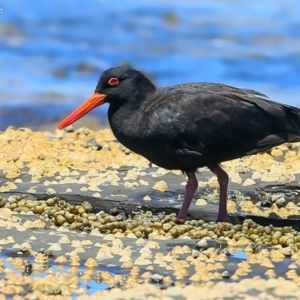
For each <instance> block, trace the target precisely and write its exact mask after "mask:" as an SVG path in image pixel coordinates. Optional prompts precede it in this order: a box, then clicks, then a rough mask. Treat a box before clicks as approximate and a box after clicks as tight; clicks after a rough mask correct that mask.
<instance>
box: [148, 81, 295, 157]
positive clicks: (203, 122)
mask: <svg viewBox="0 0 300 300" xmlns="http://www.w3.org/2000/svg"><path fill="white" fill-rule="evenodd" d="M151 100H152V99H149V101H147V102H148V105H147V108H146V109H145V116H146V117H147V120H148V122H147V123H148V127H147V128H148V132H147V131H146V134H148V135H151V134H153V136H155V137H156V138H159V139H164V140H166V141H168V143H169V145H172V149H174V151H175V155H179V156H180V155H183V154H182V153H183V152H184V153H185V155H189V153H190V155H191V157H193V159H194V158H195V155H196V156H197V155H202V156H205V157H206V158H212V159H214V158H216V160H220V161H221V159H222V158H225V159H224V160H227V159H232V158H235V157H241V156H243V155H247V154H253V153H257V152H261V151H264V150H267V149H269V148H271V147H273V146H276V145H279V144H282V143H284V142H287V141H296V140H299V136H300V135H299V132H300V130H299V128H300V117H299V116H300V113H299V110H298V109H295V108H293V107H290V106H286V105H283V104H279V103H276V102H273V101H270V100H269V99H268V97H267V96H266V95H264V94H261V93H259V92H256V91H253V90H249V89H238V88H234V87H231V86H227V85H222V84H207V83H203V84H201V83H198V84H197V83H195V84H186V85H178V86H173V87H170V88H163V89H160V90H158V93H157V94H156V95H155V97H153V101H152V102H151ZM149 103H151V104H149Z"/></svg>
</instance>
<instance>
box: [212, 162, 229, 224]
mask: <svg viewBox="0 0 300 300" xmlns="http://www.w3.org/2000/svg"><path fill="white" fill-rule="evenodd" d="M210 170H211V171H212V172H213V173H215V174H216V175H217V177H218V182H219V186H220V200H219V213H218V218H217V222H229V218H228V214H227V188H228V181H229V177H228V174H227V173H226V172H225V171H224V170H223V169H222V168H221V167H220V166H215V167H213V168H210Z"/></svg>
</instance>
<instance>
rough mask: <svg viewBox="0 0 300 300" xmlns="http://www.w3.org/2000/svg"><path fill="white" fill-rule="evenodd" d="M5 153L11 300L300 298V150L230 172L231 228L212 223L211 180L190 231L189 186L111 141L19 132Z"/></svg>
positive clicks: (100, 135) (10, 133) (86, 133)
mask: <svg viewBox="0 0 300 300" xmlns="http://www.w3.org/2000/svg"><path fill="white" fill-rule="evenodd" d="M0 145H1V149H2V160H1V161H0V167H1V172H0V180H1V187H0V196H1V198H0V207H1V209H0V226H1V227H2V230H1V232H0V246H1V249H2V252H1V253H0V259H1V262H2V263H0V267H1V265H2V268H3V274H5V276H4V277H3V282H2V286H1V288H2V293H3V294H6V295H16V294H19V295H21V297H22V295H25V294H26V293H29V295H30V297H37V298H36V299H40V298H39V297H43V296H42V295H51V297H56V298H57V299H60V298H59V297H64V298H66V297H70V299H71V298H72V297H74V296H75V295H80V296H79V299H85V298H88V299H90V298H91V299H92V297H95V299H96V298H97V297H99V296H107V297H108V296H109V297H110V299H134V298H133V297H134V296H133V295H134V294H136V293H142V294H141V297H146V298H145V299H147V297H149V299H150V298H151V297H152V298H151V299H154V298H153V297H157V298H158V299H160V298H162V297H166V299H193V298H192V297H193V296H194V293H195V290H196V289H200V290H202V291H203V297H204V295H205V297H204V298H203V299H207V295H208V294H207V293H211V298H212V299H217V298H218V299H220V294H218V295H217V294H216V291H218V290H219V289H220V288H222V291H223V289H224V294H223V292H222V295H223V296H222V297H223V298H226V299H227V298H228V299H231V298H232V299H234V298H236V295H237V293H238V294H239V295H241V290H243V293H244V295H245V297H246V295H249V296H250V295H252V296H254V295H256V296H257V295H260V296H261V295H263V293H266V291H267V290H268V291H271V295H273V298H274V299H282V297H283V298H284V297H296V298H297V297H298V294H297V293H299V292H298V291H297V289H296V287H297V284H298V283H299V276H298V274H297V268H298V264H299V256H300V232H299V231H298V230H299V224H298V223H299V204H298V203H299V195H298V193H299V189H300V186H299V179H300V172H298V170H300V168H299V164H300V159H299V155H298V150H299V146H300V145H299V144H285V145H282V146H280V147H277V148H274V149H273V150H272V151H270V152H269V153H263V154H260V155H256V156H251V157H246V158H243V159H239V160H234V161H231V162H226V163H224V164H223V167H224V169H225V170H226V171H227V172H228V173H229V176H230V178H231V183H230V192H229V202H228V209H229V212H230V215H231V221H232V223H231V224H229V223H215V222H214V221H215V219H216V216H217V207H218V202H217V201H218V189H217V182H216V179H215V178H214V176H213V174H211V173H210V172H209V171H208V170H207V169H205V168H203V169H201V170H200V171H199V174H198V180H199V189H198V194H196V196H195V199H194V201H193V204H192V206H191V209H190V212H189V220H188V221H187V222H186V224H184V225H177V224H175V222H174V221H175V217H176V213H177V212H178V209H179V208H180V206H181V203H182V200H183V194H184V189H185V175H182V174H181V173H180V172H179V171H167V170H164V169H161V168H158V167H157V166H153V165H151V164H149V162H148V161H147V160H145V159H144V158H142V157H140V156H138V155H136V154H134V153H132V152H131V151H129V150H128V149H126V148H124V147H123V146H122V145H120V144H119V143H118V142H117V141H116V140H115V138H114V137H113V135H112V133H111V132H110V130H101V131H97V132H94V131H91V130H89V129H87V128H79V129H78V130H74V129H73V128H72V127H70V128H68V129H67V130H66V132H60V131H57V132H55V133H51V132H33V131H31V130H30V129H27V128H14V127H10V128H8V129H7V130H6V131H5V132H1V133H0ZM5 270H6V271H5ZM8 270H12V271H9V272H8ZM13 274H15V276H16V277H14V276H13ZM22 274H23V275H22ZM12 278H13V279H12ZM20 278H22V280H23V281H22V284H21V283H19V281H20ZM273 278H277V279H276V280H275V279H273ZM278 278H279V279H278ZM250 279H251V280H250ZM57 281H61V282H65V283H64V284H62V285H59V286H54V285H55V284H54V283H55V282H57ZM45 282H47V283H49V282H53V284H54V285H51V284H50V285H48V284H45ZM250 282H251V284H250ZM254 282H256V284H252V283H254ZM277 285H286V286H289V287H290V288H289V289H287V290H284V289H281V290H280V291H279V290H278V288H277ZM246 286H247V289H245V287H246ZM250 286H251V288H249V287H250ZM242 287H243V289H242ZM108 288H111V289H109V290H108ZM106 289H107V291H105V290H106ZM102 290H104V291H102ZM120 290H121V291H122V297H121V298H120V297H119V296H120ZM227 292H228V294H226V293H227ZM198 294H199V291H198V292H197V295H198ZM268 294H270V293H269V292H268ZM28 297H29V296H28ZM30 297H29V298H28V299H33V298H30ZM118 297H119V298H118ZM199 297H200V296H199ZM261 297H262V296H261ZM56 298H55V299H56ZM16 299H18V298H16ZM41 299H42V298H41ZM199 299H202V298H199Z"/></svg>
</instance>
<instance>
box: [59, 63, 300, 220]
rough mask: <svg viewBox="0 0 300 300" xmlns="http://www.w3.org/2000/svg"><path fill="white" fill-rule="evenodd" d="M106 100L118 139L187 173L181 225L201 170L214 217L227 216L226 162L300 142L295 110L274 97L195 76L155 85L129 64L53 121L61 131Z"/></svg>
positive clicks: (110, 73)
mask: <svg viewBox="0 0 300 300" xmlns="http://www.w3.org/2000/svg"><path fill="white" fill-rule="evenodd" d="M104 103H108V104H109V108H108V121H109V124H110V127H111V130H112V132H113V134H114V136H115V137H116V139H117V140H118V141H119V142H120V143H121V144H123V145H124V146H125V147H127V148H128V149H130V150H131V151H133V152H135V153H137V154H139V155H142V156H144V157H145V158H147V159H148V160H149V161H150V162H151V163H153V164H155V165H157V166H159V167H162V168H165V169H170V170H181V171H182V172H183V173H184V174H186V176H187V184H186V187H185V189H186V191H185V197H184V201H183V203H182V206H181V208H180V210H179V213H178V215H177V218H176V222H177V223H178V224H184V223H185V221H186V219H187V216H188V210H189V207H190V204H191V202H192V199H193V197H194V195H195V193H196V191H197V189H198V180H197V177H196V174H197V172H199V168H201V167H208V168H209V169H210V170H211V171H212V172H213V173H214V174H215V175H216V176H217V180H218V184H219V207H218V215H217V220H216V221H217V222H229V221H230V218H229V216H228V212H227V190H228V182H229V176H228V174H227V173H226V171H225V170H223V168H222V167H221V163H222V162H224V161H229V160H233V159H236V158H241V157H244V156H247V155H253V154H256V153H259V152H264V151H267V150H269V149H271V148H272V147H274V146H278V145H280V144H283V143H285V142H298V141H300V109H298V108H295V107H292V106H289V105H285V104H281V103H278V102H275V101H272V100H270V99H269V98H268V96H266V95H264V94H263V93H260V92H258V91H255V90H251V89H246V88H237V87H233V86H230V85H226V84H221V83H207V82H194V83H183V84H177V85H173V86H168V87H156V86H155V85H154V84H153V83H152V81H151V80H150V79H148V77H146V76H145V75H144V74H143V73H142V72H140V71H138V70H135V69H133V68H130V67H114V68H111V69H108V70H106V71H104V72H103V73H102V74H101V75H100V78H99V80H98V83H97V86H96V89H95V91H94V93H93V94H92V95H91V96H90V98H88V99H87V100H86V101H85V102H84V103H83V104H81V105H80V106H79V107H78V108H77V109H75V110H74V111H73V112H72V113H70V114H69V115H68V116H67V117H66V118H65V119H64V120H63V121H62V122H61V123H60V124H59V125H58V128H59V129H63V128H65V127H67V126H69V125H71V124H72V123H74V122H75V121H76V120H78V119H79V118H81V117H83V116H84V115H86V114H87V113H88V112H90V111H91V110H93V109H94V108H96V107H98V106H100V105H102V104H104Z"/></svg>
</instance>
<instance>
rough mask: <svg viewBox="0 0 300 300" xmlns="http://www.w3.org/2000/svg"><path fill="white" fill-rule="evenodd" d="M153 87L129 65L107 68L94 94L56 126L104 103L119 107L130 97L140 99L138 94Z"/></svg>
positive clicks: (77, 117) (64, 124)
mask: <svg viewBox="0 0 300 300" xmlns="http://www.w3.org/2000/svg"><path fill="white" fill-rule="evenodd" d="M154 89H155V86H154V85H153V83H152V82H151V81H150V80H149V79H148V78H146V77H145V76H144V75H143V74H142V73H141V72H139V71H137V70H134V69H132V68H129V67H116V68H111V69H108V70H106V71H104V72H103V73H102V74H101V76H100V78H99V81H98V84H97V87H96V89H95V92H94V94H93V95H92V96H91V97H90V98H88V99H87V100H86V101H85V102H84V103H83V104H81V105H80V106H79V107H78V108H77V109H75V110H74V111H73V112H72V113H71V114H70V115H68V116H67V117H66V118H65V119H64V120H63V121H62V122H61V123H60V124H59V125H58V128H59V129H63V128H65V127H67V126H69V125H71V124H72V123H74V122H75V121H77V120H78V119H80V118H81V117H83V116H84V115H86V114H87V113H88V112H90V111H91V110H93V109H94V108H96V107H98V106H100V105H102V104H104V103H109V104H110V105H111V106H114V107H120V106H122V105H123V104H124V103H126V102H128V101H130V100H131V99H134V101H135V99H141V97H140V95H141V96H146V94H147V92H149V91H152V90H154Z"/></svg>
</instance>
